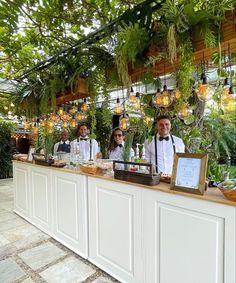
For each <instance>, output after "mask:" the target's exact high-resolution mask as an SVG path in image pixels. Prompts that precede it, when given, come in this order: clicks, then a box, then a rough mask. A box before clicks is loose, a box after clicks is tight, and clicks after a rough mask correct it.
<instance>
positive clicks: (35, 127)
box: [32, 123, 39, 135]
mask: <svg viewBox="0 0 236 283" xmlns="http://www.w3.org/2000/svg"><path fill="white" fill-rule="evenodd" d="M38 131H39V129H38V127H37V123H34V126H33V127H32V133H33V134H34V135H37V134H38Z"/></svg>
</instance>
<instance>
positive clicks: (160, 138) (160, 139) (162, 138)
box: [159, 137, 169, 141]
mask: <svg viewBox="0 0 236 283" xmlns="http://www.w3.org/2000/svg"><path fill="white" fill-rule="evenodd" d="M163 140H166V141H168V140H169V137H165V138H164V137H159V141H163Z"/></svg>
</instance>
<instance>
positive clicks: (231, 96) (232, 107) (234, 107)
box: [223, 43, 236, 112]
mask: <svg viewBox="0 0 236 283" xmlns="http://www.w3.org/2000/svg"><path fill="white" fill-rule="evenodd" d="M228 54H229V55H228V56H229V67H230V82H229V85H230V87H229V92H228V96H227V93H226V97H225V99H224V101H223V103H224V109H225V111H226V112H235V111H236V94H235V93H234V89H233V72H232V65H231V52H230V43H229V44H228Z"/></svg>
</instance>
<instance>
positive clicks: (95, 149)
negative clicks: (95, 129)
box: [92, 140, 98, 160]
mask: <svg viewBox="0 0 236 283" xmlns="http://www.w3.org/2000/svg"><path fill="white" fill-rule="evenodd" d="M92 146H93V160H95V159H96V156H97V153H98V142H97V141H96V140H93V144H92Z"/></svg>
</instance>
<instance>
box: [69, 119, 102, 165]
mask: <svg viewBox="0 0 236 283" xmlns="http://www.w3.org/2000/svg"><path fill="white" fill-rule="evenodd" d="M88 132H89V129H88V126H87V125H86V124H80V125H79V126H78V131H77V133H78V138H77V139H75V140H73V141H72V142H71V148H72V150H73V151H76V150H77V151H79V156H80V158H81V159H83V160H86V161H88V160H95V159H96V155H97V153H98V143H97V141H96V140H95V139H90V138H89V137H88Z"/></svg>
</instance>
